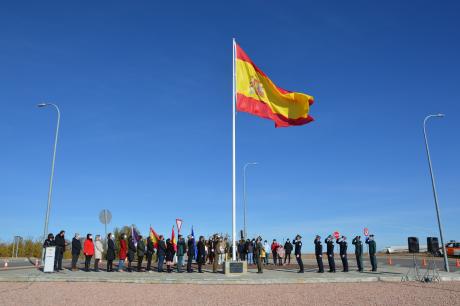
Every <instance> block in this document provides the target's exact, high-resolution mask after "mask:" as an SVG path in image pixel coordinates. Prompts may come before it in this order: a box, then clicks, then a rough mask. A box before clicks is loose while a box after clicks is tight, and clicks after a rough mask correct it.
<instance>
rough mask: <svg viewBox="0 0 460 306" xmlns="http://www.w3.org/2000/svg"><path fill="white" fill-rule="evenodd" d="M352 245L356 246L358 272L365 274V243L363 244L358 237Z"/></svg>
mask: <svg viewBox="0 0 460 306" xmlns="http://www.w3.org/2000/svg"><path fill="white" fill-rule="evenodd" d="M351 243H352V244H353V245H354V246H355V255H356V263H357V265H358V271H359V272H363V243H362V242H361V236H356V237H355V238H354V239H353V241H352V242H351Z"/></svg>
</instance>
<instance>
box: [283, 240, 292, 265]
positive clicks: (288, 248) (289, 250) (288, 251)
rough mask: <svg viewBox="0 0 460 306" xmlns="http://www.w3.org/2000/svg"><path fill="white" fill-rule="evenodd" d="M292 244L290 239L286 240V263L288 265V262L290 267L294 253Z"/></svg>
mask: <svg viewBox="0 0 460 306" xmlns="http://www.w3.org/2000/svg"><path fill="white" fill-rule="evenodd" d="M292 249H293V246H292V243H291V242H290V241H289V238H288V239H287V240H286V242H285V243H284V263H286V260H287V262H288V265H290V264H291V253H292Z"/></svg>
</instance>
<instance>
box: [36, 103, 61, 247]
mask: <svg viewBox="0 0 460 306" xmlns="http://www.w3.org/2000/svg"><path fill="white" fill-rule="evenodd" d="M48 106H52V107H54V108H55V109H56V111H57V124H56V133H55V136H54V149H53V161H52V163H51V176H50V184H49V189H48V205H47V207H46V215H45V228H44V229H43V240H45V239H46V237H47V234H48V221H49V217H50V210H51V195H52V193H53V176H54V163H55V161H56V147H57V142H58V134H59V122H60V120H61V112H60V111H59V107H58V106H57V105H56V104H53V103H40V104H37V107H40V108H43V107H48Z"/></svg>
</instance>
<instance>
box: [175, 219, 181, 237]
mask: <svg viewBox="0 0 460 306" xmlns="http://www.w3.org/2000/svg"><path fill="white" fill-rule="evenodd" d="M176 225H177V233H178V234H179V233H180V229H181V228H182V219H176Z"/></svg>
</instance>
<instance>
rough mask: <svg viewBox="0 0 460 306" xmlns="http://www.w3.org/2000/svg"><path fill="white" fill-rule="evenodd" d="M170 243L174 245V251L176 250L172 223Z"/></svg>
mask: <svg viewBox="0 0 460 306" xmlns="http://www.w3.org/2000/svg"><path fill="white" fill-rule="evenodd" d="M171 243H172V245H173V247H174V251H176V252H177V241H176V235H175V234H174V225H173V227H172V233H171Z"/></svg>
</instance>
